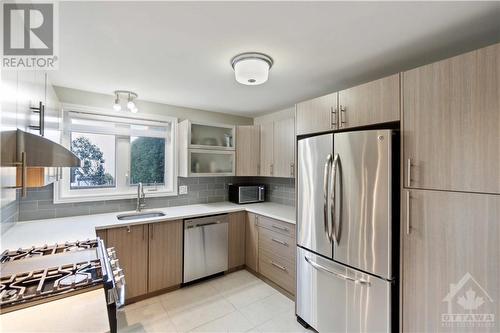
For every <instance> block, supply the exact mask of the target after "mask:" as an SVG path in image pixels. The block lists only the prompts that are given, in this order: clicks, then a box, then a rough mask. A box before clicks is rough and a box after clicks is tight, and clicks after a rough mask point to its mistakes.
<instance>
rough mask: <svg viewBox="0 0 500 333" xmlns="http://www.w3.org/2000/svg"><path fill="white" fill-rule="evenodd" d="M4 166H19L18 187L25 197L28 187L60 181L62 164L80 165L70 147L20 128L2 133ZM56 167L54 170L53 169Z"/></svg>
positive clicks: (2, 161)
mask: <svg viewBox="0 0 500 333" xmlns="http://www.w3.org/2000/svg"><path fill="white" fill-rule="evenodd" d="M1 142H2V150H1V163H0V164H1V166H2V167H17V175H18V176H17V181H16V186H12V187H11V188H21V189H22V195H23V196H26V189H27V188H28V187H41V186H45V185H47V184H48V183H51V182H53V181H55V180H59V177H60V172H59V168H61V167H79V166H80V164H81V161H80V159H79V158H78V157H77V156H76V155H75V154H73V153H72V152H71V151H70V150H68V149H66V148H65V147H63V146H61V145H60V144H57V143H55V142H53V141H51V140H48V139H46V138H44V137H41V136H39V135H35V134H31V133H28V132H24V131H22V130H20V129H17V130H13V131H4V132H2V133H1ZM54 170H55V171H54Z"/></svg>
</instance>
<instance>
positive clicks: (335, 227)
mask: <svg viewBox="0 0 500 333" xmlns="http://www.w3.org/2000/svg"><path fill="white" fill-rule="evenodd" d="M337 173H338V174H339V186H340V191H339V194H340V195H339V210H340V209H342V174H341V167H340V155H339V154H336V155H335V158H334V159H333V163H332V192H331V193H332V194H331V196H330V206H331V218H332V228H331V232H330V236H329V237H330V238H331V239H333V240H334V242H335V244H337V245H338V244H339V241H340V223H341V221H342V214H341V213H340V214H338V215H339V220H338V223H335V216H336V215H337V214H336V210H337V207H336V204H335V201H336V197H335V195H336V189H337Z"/></svg>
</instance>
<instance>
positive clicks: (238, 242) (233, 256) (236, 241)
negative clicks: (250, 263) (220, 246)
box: [228, 212, 246, 269]
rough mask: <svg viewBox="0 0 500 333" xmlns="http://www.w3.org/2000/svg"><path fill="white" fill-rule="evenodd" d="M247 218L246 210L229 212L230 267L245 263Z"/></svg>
mask: <svg viewBox="0 0 500 333" xmlns="http://www.w3.org/2000/svg"><path fill="white" fill-rule="evenodd" d="M245 220H246V212H237V213H231V214H229V226H228V242H229V245H228V268H229V269H231V268H236V267H239V266H243V265H245V228H246V226H245Z"/></svg>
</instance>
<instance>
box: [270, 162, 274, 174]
mask: <svg viewBox="0 0 500 333" xmlns="http://www.w3.org/2000/svg"><path fill="white" fill-rule="evenodd" d="M270 169H271V176H272V175H273V173H274V164H271V165H270Z"/></svg>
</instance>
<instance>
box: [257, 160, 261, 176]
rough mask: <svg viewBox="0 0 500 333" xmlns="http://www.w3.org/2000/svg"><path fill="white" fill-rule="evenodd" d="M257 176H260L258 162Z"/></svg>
mask: <svg viewBox="0 0 500 333" xmlns="http://www.w3.org/2000/svg"><path fill="white" fill-rule="evenodd" d="M257 176H260V163H259V164H257Z"/></svg>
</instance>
